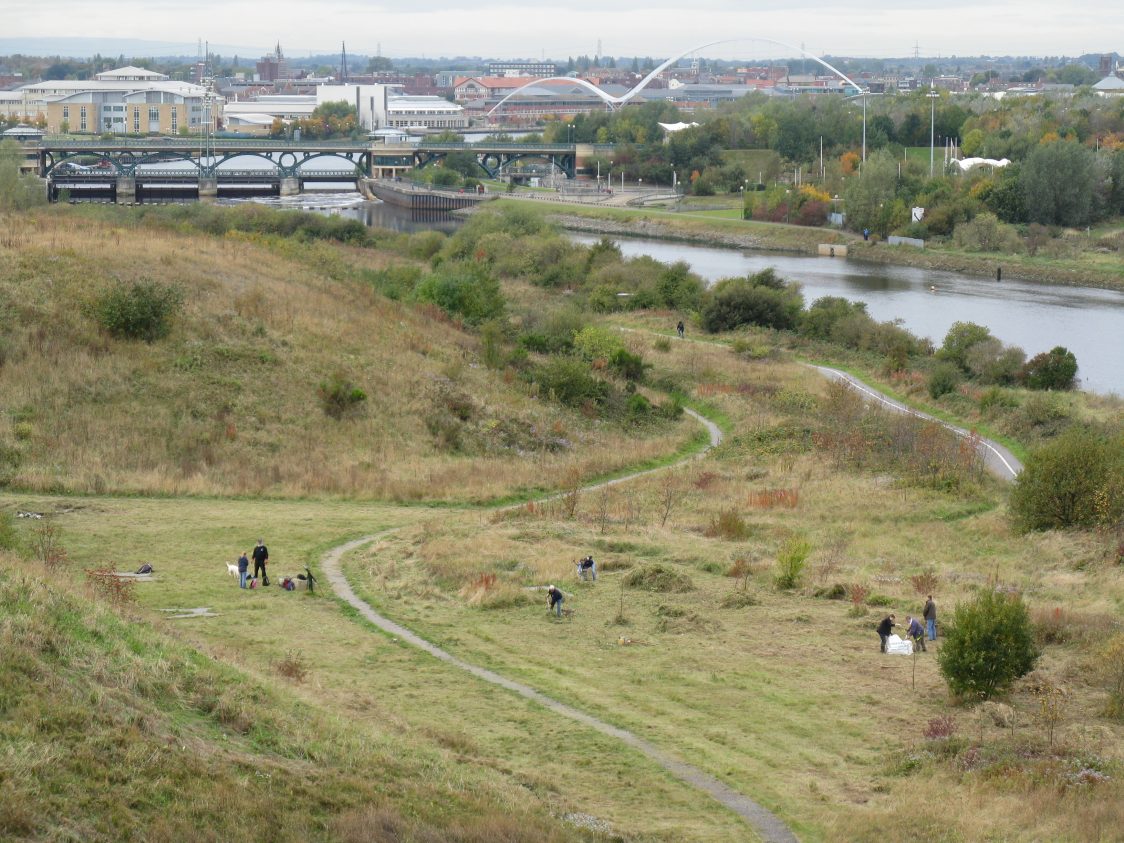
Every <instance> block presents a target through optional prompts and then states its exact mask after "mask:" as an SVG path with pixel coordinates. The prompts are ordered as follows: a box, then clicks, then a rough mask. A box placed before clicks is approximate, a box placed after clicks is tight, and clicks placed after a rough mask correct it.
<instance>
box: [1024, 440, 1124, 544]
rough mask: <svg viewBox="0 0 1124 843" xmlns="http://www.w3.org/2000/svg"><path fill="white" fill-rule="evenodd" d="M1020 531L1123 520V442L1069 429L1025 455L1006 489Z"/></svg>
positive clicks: (1092, 524)
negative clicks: (1012, 485)
mask: <svg viewBox="0 0 1124 843" xmlns="http://www.w3.org/2000/svg"><path fill="white" fill-rule="evenodd" d="M1010 510H1011V517H1012V519H1013V520H1014V523H1015V525H1016V527H1017V528H1018V529H1020V530H1023V531H1029V530H1052V529H1058V528H1065V527H1091V526H1094V525H1096V524H1106V525H1107V524H1112V523H1115V522H1116V521H1117V520H1118V519H1120V518H1121V517H1122V516H1124V438H1121V437H1116V438H1115V439H1113V440H1110V439H1108V438H1106V437H1105V436H1103V435H1101V434H1100V433H1098V432H1096V431H1093V430H1089V429H1086V428H1078V427H1074V428H1071V429H1069V430H1068V431H1066V432H1065V433H1063V434H1062V435H1061V436H1059V437H1058V438H1056V439H1054V440H1053V441H1051V442H1048V443H1046V444H1045V445H1042V446H1041V447H1039V448H1038V449H1037V450H1035V451H1033V452H1031V454H1030V456H1029V457H1027V460H1026V464H1025V466H1024V467H1023V470H1022V472H1021V473H1020V474H1019V476H1018V478H1017V479H1016V480H1015V485H1014V488H1013V489H1012V490H1011V500H1010Z"/></svg>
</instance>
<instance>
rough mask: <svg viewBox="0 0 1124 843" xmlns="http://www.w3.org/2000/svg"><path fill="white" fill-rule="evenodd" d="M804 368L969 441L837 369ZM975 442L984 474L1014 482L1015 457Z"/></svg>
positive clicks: (987, 442)
mask: <svg viewBox="0 0 1124 843" xmlns="http://www.w3.org/2000/svg"><path fill="white" fill-rule="evenodd" d="M804 365H806V366H808V367H810V368H812V369H815V370H816V371H817V372H819V373H820V374H821V375H823V376H824V377H825V378H828V379H829V380H834V381H844V382H846V383H848V384H850V385H851V386H852V387H853V388H855V389H857V390H858V391H859V392H860V393H861V394H862V396H863V397H864V398H865V399H866V400H867V401H870V402H871V403H875V404H881V405H882V406H883V407H886V408H888V409H890V410H892V411H893V412H895V413H902V414H903V415H907V416H913V417H914V418H918V419H925V420H927V421H934V422H936V423H937V424H939V425H941V427H944V428H946V429H947V430H951V431H952V432H953V433H955V434H956V435H957V436H959V437H960V438H961V439H970V438H972V437H973V436H974V434H973V433H972V432H971V431H968V430H965V429H964V428H962V427H957V426H956V425H954V424H949V423H948V422H946V421H941V420H940V419H938V418H937V417H936V416H931V415H929V414H928V413H922V412H921V411H920V410H915V409H913V408H912V407H907V406H906V405H905V404H903V403H902V402H900V401H896V400H894V399H893V398H890V397H889V396H887V395H883V394H882V393H881V392H879V391H878V390H876V389H872V388H871V387H869V386H867V385H866V384H865V383H863V382H862V381H860V380H859V379H858V378H856V377H855V376H853V375H849V374H847V373H846V372H841V371H839V369H832V368H830V367H828V366H816V365H814V364H812V363H806V364H804ZM977 441H978V444H977V446H976V447H977V448H978V450H979V452H980V456H981V457H982V458H983V461H984V465H985V466H986V467H987V470H988V471H990V472H991V473H992V474H994V475H995V476H996V477H999V478H1000V479H1001V480H1006V481H1007V482H1008V483H1011V482H1013V481H1014V479H1015V478H1016V477H1018V476H1019V472H1020V471H1022V470H1023V464H1022V463H1021V462H1019V460H1018V458H1017V457H1015V455H1014V454H1012V453H1011V452H1010V451H1008V450H1007V449H1006V448H1004V447H1003V446H1002V445H1000V444H999V443H998V442H994V441H992V440H991V439H984V438H982V437H977Z"/></svg>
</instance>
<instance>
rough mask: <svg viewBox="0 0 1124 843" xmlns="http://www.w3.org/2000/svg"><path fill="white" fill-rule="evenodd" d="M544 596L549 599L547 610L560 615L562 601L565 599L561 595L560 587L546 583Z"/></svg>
mask: <svg viewBox="0 0 1124 843" xmlns="http://www.w3.org/2000/svg"><path fill="white" fill-rule="evenodd" d="M546 596H547V599H548V600H549V601H550V608H549V611H551V612H554V614H556V615H557V616H558V617H562V601H563V600H565V599H566V598H564V597H563V596H562V589H560V588H556V587H555V586H554V585H548V586H547V587H546Z"/></svg>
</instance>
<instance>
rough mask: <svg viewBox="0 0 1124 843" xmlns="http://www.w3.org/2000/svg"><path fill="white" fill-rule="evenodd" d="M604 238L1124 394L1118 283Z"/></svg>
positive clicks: (329, 197) (370, 209) (318, 204)
mask: <svg viewBox="0 0 1124 843" xmlns="http://www.w3.org/2000/svg"><path fill="white" fill-rule="evenodd" d="M254 201H263V200H254ZM264 201H266V202H268V203H269V204H274V205H278V206H281V207H295V208H306V209H309V210H319V211H321V212H327V213H338V214H343V215H345V216H349V217H352V218H355V219H359V220H362V221H363V222H364V223H366V224H367V225H371V226H376V227H379V228H387V229H391V230H393V231H407V232H408V231H419V230H424V229H429V228H438V229H441V230H444V231H451V230H453V229H455V228H456V227H457V225H458V224H459V223H458V222H457V221H456V220H455V219H450V218H448V217H443V216H442V217H440V218H437V217H434V218H426V217H417V216H411V215H410V213H409V212H407V211H403V210H401V209H398V208H393V207H391V206H388V205H385V204H383V203H381V202H363V201H361V198H360V197H359V195H358V194H357V193H354V192H346V193H325V194H315V193H310V194H303V195H301V196H294V197H289V198H286V199H272V200H264ZM572 237H573V239H574V240H575V241H577V242H579V243H587V244H588V243H593V242H596V241H597V239H598V237H596V236H593V235H585V234H575V235H572ZM613 239H614V240H615V241H616V242H617V244H618V245H619V246H620V248H621V252H623V253H624V255H625V256H626V257H634V256H638V255H649V256H651V257H653V258H655V259H656V260H659V261H663V262H665V263H671V262H674V261H678V260H683V261H686V262H687V263H689V264H690V265H691V269H692V270H694V272H696V273H698V274H699V275H700V276H702V277H703V278H704V279H706V280H707V281H708V282H714V281H717V280H718V279H720V278H729V277H732V276H738V275H747V274H750V273H753V272H758V271H760V270H762V269H765V268H767V267H773V268H774V269H776V271H777V272H778V273H779V274H780V275H781V276H783V277H784V278H787V279H789V280H793V281H797V282H799V283H800V285H801V287H802V288H803V291H804V298H805V301H806V302H807V303H808V304H811V303H812V302H813V301H815V300H816V299H818V298H820V297H821V296H841V297H843V298H846V299H849V300H851V301H861V302H865V303H866V306H867V312H868V313H870V315H871V316H873V317H874V318H875V319H877V320H879V321H888V320H898V321H899V322H900V324H901V325H902V326H903V327H905V328H906V329H907V330H909V331H911V332H913V333H914V334H917V335H918V336H922V337H928V338H930V339H931V340H932V341H933V342H934V343H935V344H936V345H938V346H939V345H940V344H941V342H942V341H943V340H944V336H945V334H946V333H947V332H948V329H949V328H950V327H951V326H952V323H953V322H958V321H960V322H975V323H977V324H979V325H984V326H985V327H987V328H988V330H990V331H991V333H992V334H993V335H994V336H996V337H998V338H999V339H1000V340H1002V341H1003V342H1005V343H1008V344H1010V345H1017V346H1019V347H1020V348H1022V349H1023V350H1024V351H1025V352H1026V353H1027V356H1028V357H1033V356H1034V355H1035V354H1038V353H1039V352H1042V351H1049V350H1050V349H1051V348H1053V347H1054V346H1057V345H1061V346H1065V347H1066V348H1068V349H1069V350H1070V351H1072V352H1073V353H1074V354H1075V355H1076V356H1077V363H1078V366H1079V370H1078V377H1079V378H1080V379H1081V387H1082V389H1086V390H1089V391H1091V392H1097V393H1101V394H1111V393H1115V394H1116V395H1119V396H1124V293H1122V292H1117V291H1113V290H1099V289H1094V288H1090V287H1064V286H1053V285H1049V284H1040V283H1034V282H1029V281H1011V280H1004V281H1002V282H996V281H995V280H994V278H980V277H975V276H970V275H961V274H958V273H953V272H941V271H937V270H929V269H918V268H914V267H904V266H885V265H881V264H869V263H863V262H861V261H856V260H848V259H841V258H819V257H804V256H791V255H777V254H772V253H763V252H743V251H738V250H736V249H722V248H717V247H711V246H696V245H691V244H684V243H673V242H668V241H664V240H649V239H644V238H632V237H614V238H613Z"/></svg>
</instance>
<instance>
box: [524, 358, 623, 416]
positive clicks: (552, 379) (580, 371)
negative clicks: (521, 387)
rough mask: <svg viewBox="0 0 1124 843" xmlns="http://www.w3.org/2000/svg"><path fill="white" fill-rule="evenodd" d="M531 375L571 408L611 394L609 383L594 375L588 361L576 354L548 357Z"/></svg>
mask: <svg viewBox="0 0 1124 843" xmlns="http://www.w3.org/2000/svg"><path fill="white" fill-rule="evenodd" d="M530 377H531V380H533V381H534V382H535V383H537V384H538V385H539V389H540V390H541V391H542V393H543V394H544V395H549V396H552V397H553V398H554V400H555V401H558V402H559V403H561V404H565V405H566V406H568V407H580V406H581V405H583V404H584V403H586V402H587V401H588V402H592V403H593V404H601V403H604V401H605V400H606V399H607V398H608V397H609V385H608V384H607V383H605V381H603V380H601V379H600V378H597V377H594V376H593V373H592V372H590V370H589V366H588V365H587V364H586V363H585V361H583V360H578V359H577V358H574V357H555V358H553V359H551V360H548V361H547V362H546V363H543V364H542V365H539V366H536V367H534V368H533V369H532V370H531V373H530Z"/></svg>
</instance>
